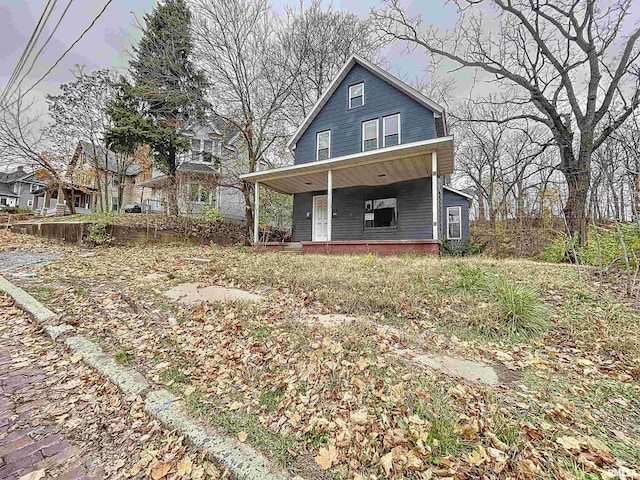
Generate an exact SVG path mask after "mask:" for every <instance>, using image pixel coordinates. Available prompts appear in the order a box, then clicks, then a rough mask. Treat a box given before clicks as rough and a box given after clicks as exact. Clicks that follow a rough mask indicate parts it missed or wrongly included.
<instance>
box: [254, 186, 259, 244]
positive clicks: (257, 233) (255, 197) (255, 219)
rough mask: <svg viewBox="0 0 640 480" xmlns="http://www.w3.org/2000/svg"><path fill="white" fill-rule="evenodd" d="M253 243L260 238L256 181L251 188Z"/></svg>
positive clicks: (256, 242)
mask: <svg viewBox="0 0 640 480" xmlns="http://www.w3.org/2000/svg"><path fill="white" fill-rule="evenodd" d="M253 195H254V196H253V244H254V245H257V244H258V241H259V240H260V238H259V236H258V235H260V232H259V231H258V230H259V229H258V227H259V225H260V183H259V182H256V185H255V187H254V189H253Z"/></svg>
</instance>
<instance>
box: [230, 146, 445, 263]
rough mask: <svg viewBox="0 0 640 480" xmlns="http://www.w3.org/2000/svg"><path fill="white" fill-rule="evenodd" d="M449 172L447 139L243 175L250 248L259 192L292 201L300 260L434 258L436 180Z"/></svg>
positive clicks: (258, 244) (264, 245)
mask: <svg viewBox="0 0 640 480" xmlns="http://www.w3.org/2000/svg"><path fill="white" fill-rule="evenodd" d="M452 171H453V137H440V138H435V139H430V140H424V141H419V142H413V143H407V144H401V145H396V146H392V147H387V148H381V149H377V150H372V151H367V152H361V153H356V154H352V155H345V156H342V157H337V158H331V159H328V160H321V161H313V162H308V163H302V164H297V165H292V166H287V167H282V168H277V169H272V170H266V171H262V172H254V173H250V174H245V175H242V176H241V178H242V179H243V180H245V181H248V182H252V183H254V184H255V188H254V225H253V243H254V245H255V246H256V247H260V248H266V249H271V250H282V249H285V250H292V247H293V246H292V245H286V244H282V243H262V242H259V236H258V234H259V225H258V218H259V212H260V194H259V192H260V188H261V187H265V188H269V189H271V190H274V191H277V192H280V193H284V194H290V195H294V221H293V228H294V240H297V241H296V243H297V245H296V246H297V247H298V249H299V250H301V251H302V253H307V252H308V253H367V252H375V253H378V254H394V253H401V252H403V251H415V252H421V253H438V250H439V244H440V238H441V237H440V235H441V228H440V221H439V219H440V217H441V203H442V198H441V192H442V188H441V181H442V178H441V177H442V175H446V174H449V173H452Z"/></svg>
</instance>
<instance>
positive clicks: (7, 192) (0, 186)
mask: <svg viewBox="0 0 640 480" xmlns="http://www.w3.org/2000/svg"><path fill="white" fill-rule="evenodd" d="M0 196H2V197H17V196H18V195H16V194H15V193H13V190H12V189H11V187H10V186H9V185H8V184H6V183H0Z"/></svg>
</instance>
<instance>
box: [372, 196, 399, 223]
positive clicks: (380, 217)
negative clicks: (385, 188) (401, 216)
mask: <svg viewBox="0 0 640 480" xmlns="http://www.w3.org/2000/svg"><path fill="white" fill-rule="evenodd" d="M397 225H398V199H397V198H380V199H378V200H366V201H365V202H364V228H378V227H396V226H397Z"/></svg>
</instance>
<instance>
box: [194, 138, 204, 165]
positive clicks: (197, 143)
mask: <svg viewBox="0 0 640 480" xmlns="http://www.w3.org/2000/svg"><path fill="white" fill-rule="evenodd" d="M200 152H202V140H200V139H199V138H192V139H191V160H192V161H194V162H197V161H198V160H199V159H200Z"/></svg>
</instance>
